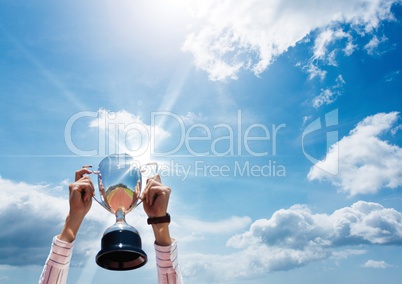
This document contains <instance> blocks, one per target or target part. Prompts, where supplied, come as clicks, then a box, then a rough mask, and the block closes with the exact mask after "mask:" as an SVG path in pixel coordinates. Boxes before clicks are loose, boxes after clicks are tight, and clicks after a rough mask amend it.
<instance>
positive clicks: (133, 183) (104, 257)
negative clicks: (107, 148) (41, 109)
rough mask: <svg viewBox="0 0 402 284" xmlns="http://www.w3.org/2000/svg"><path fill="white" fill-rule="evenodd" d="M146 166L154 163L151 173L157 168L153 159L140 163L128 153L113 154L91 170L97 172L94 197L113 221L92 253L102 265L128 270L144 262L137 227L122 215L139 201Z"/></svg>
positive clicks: (145, 259) (144, 258)
mask: <svg viewBox="0 0 402 284" xmlns="http://www.w3.org/2000/svg"><path fill="white" fill-rule="evenodd" d="M147 166H154V167H155V173H156V172H157V170H158V165H157V164H156V163H148V164H145V165H143V166H140V163H139V162H138V161H135V160H134V158H133V157H131V156H130V155H128V154H113V155H110V156H107V157H105V158H104V159H103V160H102V161H101V162H100V163H99V169H98V170H97V171H93V173H94V174H97V175H98V193H97V195H98V196H99V197H98V198H97V197H96V196H94V199H95V200H96V201H97V202H98V203H99V204H100V205H101V206H102V207H104V208H105V209H106V210H107V211H109V212H110V213H112V214H114V215H115V216H116V223H115V224H114V225H112V226H111V227H109V228H108V229H106V231H105V232H104V234H103V236H102V242H101V250H100V251H99V252H98V254H97V255H96V263H97V264H98V265H99V266H101V267H103V268H105V269H109V270H131V269H136V268H139V267H141V266H143V265H144V264H145V263H146V262H147V259H148V258H147V254H146V253H145V252H144V251H143V250H142V248H141V245H142V243H141V237H140V235H139V233H138V231H137V230H136V229H135V228H134V227H132V226H130V225H128V224H127V223H126V221H125V215H126V214H127V213H129V212H130V211H131V210H133V209H134V208H136V207H137V206H138V205H139V204H140V203H141V200H140V194H141V185H142V173H143V172H145V171H146V169H144V167H147ZM84 167H91V166H84ZM151 172H152V171H151Z"/></svg>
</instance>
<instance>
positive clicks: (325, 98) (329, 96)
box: [313, 75, 345, 108]
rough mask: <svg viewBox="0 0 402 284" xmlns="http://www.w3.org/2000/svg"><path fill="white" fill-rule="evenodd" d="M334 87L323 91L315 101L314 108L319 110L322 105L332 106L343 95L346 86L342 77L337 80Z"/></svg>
mask: <svg viewBox="0 0 402 284" xmlns="http://www.w3.org/2000/svg"><path fill="white" fill-rule="evenodd" d="M335 81H336V83H335V85H334V86H332V87H330V88H327V89H322V90H321V93H320V94H319V95H318V96H317V97H315V98H314V99H313V107H315V108H319V107H320V106H322V105H329V104H332V103H333V102H334V101H335V100H336V99H337V98H338V96H340V95H341V94H342V92H341V91H342V87H343V86H344V85H345V81H344V80H343V77H342V75H339V76H338V77H337V78H336V80H335Z"/></svg>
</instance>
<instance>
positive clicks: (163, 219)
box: [147, 213, 170, 225]
mask: <svg viewBox="0 0 402 284" xmlns="http://www.w3.org/2000/svg"><path fill="white" fill-rule="evenodd" d="M147 223H148V225H151V224H160V223H170V214H169V213H166V215H165V216H161V217H151V218H148V219H147Z"/></svg>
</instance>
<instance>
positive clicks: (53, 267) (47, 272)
mask: <svg viewBox="0 0 402 284" xmlns="http://www.w3.org/2000/svg"><path fill="white" fill-rule="evenodd" d="M73 247H74V242H71V243H68V242H64V241H61V240H59V239H58V238H57V236H56V237H54V238H53V242H52V247H51V249H50V253H49V256H48V258H47V260H46V263H45V266H44V267H43V271H42V274H41V276H40V278H39V284H65V283H66V281H67V276H68V269H69V267H70V260H71V256H72V254H73Z"/></svg>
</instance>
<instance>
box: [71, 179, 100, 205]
mask: <svg viewBox="0 0 402 284" xmlns="http://www.w3.org/2000/svg"><path fill="white" fill-rule="evenodd" d="M70 189H71V191H72V192H71V194H73V195H75V194H77V193H79V194H80V195H81V198H82V200H83V201H88V200H89V199H91V197H92V196H93V195H94V191H95V190H94V186H93V184H92V181H91V180H90V179H89V177H83V178H81V179H80V181H78V182H75V183H73V184H72V185H71V188H70Z"/></svg>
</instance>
